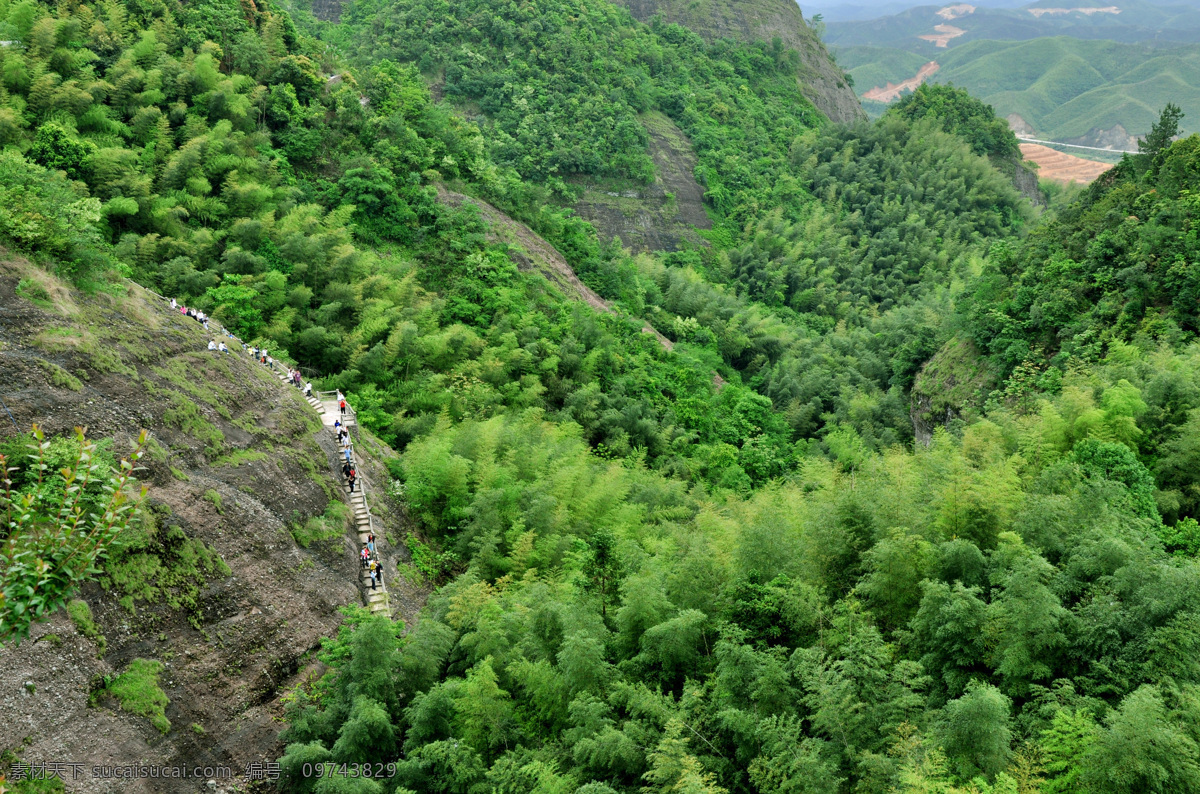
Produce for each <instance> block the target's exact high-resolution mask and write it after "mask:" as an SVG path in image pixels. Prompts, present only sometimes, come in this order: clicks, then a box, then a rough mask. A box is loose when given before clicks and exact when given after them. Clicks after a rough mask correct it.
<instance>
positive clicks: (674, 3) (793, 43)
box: [617, 0, 867, 123]
mask: <svg viewBox="0 0 1200 794" xmlns="http://www.w3.org/2000/svg"><path fill="white" fill-rule="evenodd" d="M617 2H618V3H619V4H620V5H624V6H625V7H626V8H628V9H629V11H630V13H632V14H633V16H634V17H635V18H637V19H640V20H642V21H643V22H644V21H648V20H649V19H651V18H652V17H654V16H657V15H661V16H662V18H663V19H664V20H666V21H668V22H675V23H678V24H680V25H682V26H684V27H686V28H689V29H691V30H694V31H695V32H697V33H699V34H700V35H701V36H702V37H704V38H705V39H708V40H710V41H712V40H714V39H721V38H730V39H740V40H742V41H765V42H768V43H770V42H771V40H772V39H774V38H776V37H778V38H779V39H780V41H782V42H783V46H784V47H787V48H789V49H793V50H796V51H797V52H799V53H800V59H801V60H800V73H799V74H798V75H797V79H799V80H800V84H801V88H802V90H803V91H804V95H805V96H807V97H808V99H809V100H810V101H811V102H812V103H813V104H814V105H816V106H817V110H820V111H821V112H822V113H824V114H825V115H826V116H828V117H829V118H830V119H831V120H832V121H836V122H840V123H848V122H852V121H858V120H860V119H865V118H866V117H867V116H866V113H864V112H863V109H862V105H860V104H859V102H858V97H857V96H855V94H854V89H852V88H851V87H850V84H849V83H847V82H846V75H845V73H844V72H843V71H842V69H841V68H839V67H838V65H837V64H836V63H834V62H833V60H832V59H831V58H830V56H829V51H828V50H826V49H825V45H824V44H822V43H821V41H820V39H818V38H817V36H816V34H815V33H813V31H812V30H810V29H809V27H808V25H807V24H806V23H805V22H804V15H803V14H802V13H801V12H800V6H798V5H797V4H796V3H795V2H794V0H725V1H724V2H719V3H718V2H712V0H707V1H706V2H696V1H695V0H617Z"/></svg>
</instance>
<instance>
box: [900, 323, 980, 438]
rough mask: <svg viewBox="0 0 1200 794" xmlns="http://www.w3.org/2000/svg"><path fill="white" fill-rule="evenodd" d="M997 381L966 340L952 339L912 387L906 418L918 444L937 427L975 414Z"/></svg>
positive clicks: (948, 424) (919, 375)
mask: <svg viewBox="0 0 1200 794" xmlns="http://www.w3.org/2000/svg"><path fill="white" fill-rule="evenodd" d="M998 380H999V378H998V377H997V373H996V372H995V370H994V369H993V368H992V365H991V362H989V361H988V360H987V359H985V358H984V357H983V356H982V355H980V353H979V349H978V348H976V347H975V344H974V343H973V342H971V341H970V340H969V339H957V338H956V339H951V340H950V341H949V342H947V343H946V345H945V346H944V347H943V348H942V349H941V350H939V351H938V352H937V354H936V355H935V356H934V357H933V358H931V359H929V361H927V362H926V363H925V366H924V367H922V368H921V371H920V373H918V374H917V377H916V380H915V381H914V382H913V387H912V405H911V408H910V410H909V415H910V417H911V418H912V423H913V435H914V436H915V438H916V440H917V443H919V444H923V445H926V446H927V445H928V444H929V442H930V441H931V440H932V439H933V433H934V431H935V430H937V428H939V427H947V428H948V427H950V425H951V424H952V423H953V422H954V421H955V420H958V419H961V420H967V419H969V418H970V417H971V416H972V415H973V414H975V413H976V412H978V410H979V408H980V406H982V404H983V401H984V398H986V396H987V395H988V393H989V392H991V390H992V389H994V388H995V387H996V384H997V382H998Z"/></svg>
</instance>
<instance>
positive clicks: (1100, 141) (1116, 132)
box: [1063, 124, 1138, 151]
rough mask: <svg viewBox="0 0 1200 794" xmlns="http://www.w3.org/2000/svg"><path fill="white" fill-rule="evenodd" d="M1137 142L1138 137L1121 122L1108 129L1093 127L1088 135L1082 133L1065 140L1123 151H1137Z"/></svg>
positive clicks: (1081, 144) (1066, 141)
mask: <svg viewBox="0 0 1200 794" xmlns="http://www.w3.org/2000/svg"><path fill="white" fill-rule="evenodd" d="M1137 142H1138V139H1137V137H1136V136H1134V135H1130V134H1129V132H1128V131H1127V130H1126V129H1125V128H1124V127H1122V126H1121V125H1120V124H1115V125H1113V126H1112V127H1111V128H1110V129H1107V130H1102V129H1100V128H1099V127H1092V128H1091V129H1090V130H1088V131H1087V134H1086V135H1081V136H1079V137H1078V138H1067V139H1066V140H1065V141H1063V143H1074V144H1078V145H1080V146H1098V147H1100V148H1101V149H1118V150H1122V151H1137Z"/></svg>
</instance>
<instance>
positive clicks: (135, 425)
mask: <svg viewBox="0 0 1200 794" xmlns="http://www.w3.org/2000/svg"><path fill="white" fill-rule="evenodd" d="M22 280H25V281H26V284H28V283H29V282H33V283H34V284H35V285H38V284H39V282H40V285H41V287H42V288H43V290H44V291H41V292H38V291H37V290H33V291H30V289H29V288H28V287H27V286H22V287H20V288H18V284H19V283H21V282H22ZM19 292H20V294H18V293H19ZM30 295H34V296H35V297H34V298H33V299H31V298H30V297H29V296H30ZM212 335H214V334H207V335H206V334H205V333H204V329H203V328H202V327H201V326H200V325H199V324H198V323H196V322H195V321H193V320H190V319H188V318H186V317H185V316H182V315H180V314H178V313H177V312H171V311H169V309H168V307H166V306H165V304H163V303H162V302H161V301H159V299H157V298H153V297H149V296H147V295H146V293H144V292H142V291H141V290H140V289H137V288H134V289H133V291H132V293H131V294H129V295H127V296H123V297H120V298H113V297H110V296H109V295H106V294H105V293H97V294H95V295H86V294H81V293H78V292H75V291H73V290H70V289H68V288H66V287H64V286H63V285H61V284H59V283H57V282H55V281H54V280H53V279H51V278H50V277H49V276H47V275H46V274H45V273H43V272H41V271H39V270H38V269H37V268H35V267H33V266H32V265H29V264H28V263H26V262H23V261H13V260H11V259H10V258H9V257H8V256H7V255H6V254H4V252H3V251H2V250H0V372H2V373H3V376H4V377H3V379H2V381H3V382H2V383H0V390H2V392H3V398H4V401H5V403H6V405H7V407H8V409H9V410H11V412H12V416H13V418H14V419H13V421H12V422H10V421H9V418H8V415H7V414H0V417H2V418H3V420H4V422H3V424H2V425H0V436H11V435H12V434H13V433H15V432H16V431H17V427H19V428H20V429H21V430H22V431H28V430H29V428H30V426H31V424H32V423H33V422H37V423H39V424H40V425H41V426H42V428H43V430H45V431H46V433H47V435H48V436H49V435H58V434H62V433H69V432H70V431H71V430H72V428H74V427H75V426H77V425H82V426H86V427H87V428H88V435H89V437H91V438H93V439H96V440H100V439H102V438H113V439H114V447H113V449H114V452H116V453H118V454H122V453H124V452H125V451H126V450H127V449H128V442H129V441H130V440H131V439H132V438H133V437H134V436H136V434H137V433H138V432H139V430H140V429H141V428H148V429H150V430H151V431H152V433H153V438H154V440H155V442H156V444H157V446H156V447H154V448H153V449H152V452H151V454H149V455H148V456H147V457H146V458H144V459H143V461H142V463H143V464H144V466H145V469H144V470H143V471H140V472H139V473H138V479H139V480H140V481H141V482H143V483H145V484H147V485H149V492H148V497H147V498H148V501H149V504H150V505H151V506H152V507H153V513H154V514H155V515H156V517H157V518H156V521H155V526H156V528H155V529H154V530H153V532H154V533H155V536H156V537H159V538H164V537H165V538H170V539H171V541H170V543H172V544H180V543H187V544H203V548H204V549H207V550H209V551H210V552H212V553H215V554H216V555H219V557H220V559H221V560H223V562H224V563H225V565H226V566H228V573H225V572H224V571H221V570H218V571H216V572H211V571H210V573H209V574H206V575H204V576H203V585H202V586H201V587H200V589H199V591H198V592H197V593H196V595H195V598H194V603H192V604H187V603H184V604H181V605H180V606H179V607H175V608H173V607H171V606H170V605H169V604H168V603H166V602H167V598H165V597H164V596H163V592H162V591H160V597H158V598H153V597H150V598H146V599H139V600H137V601H131V602H129V603H130V604H132V606H133V611H130V610H129V609H128V608H127V606H123V605H121V604H120V603H118V601H119V598H120V597H121V595H122V593H121V591H120V590H118V589H117V587H116V586H115V585H111V586H109V587H107V588H106V587H105V586H102V585H101V584H95V583H93V584H89V585H87V586H86V587H85V588H84V589H83V591H82V592H81V594H80V597H81V598H82V599H83V600H84V601H86V602H87V603H88V604H89V605H90V608H91V610H92V613H93V614H94V616H95V621H96V624H97V626H98V627H99V632H100V634H102V635H104V637H105V638H106V639H107V652H106V653H105V654H104V656H103V658H100V659H97V658H96V656H97V651H98V647H97V645H96V643H94V642H93V641H92V640H90V639H88V638H86V637H85V636H84V635H82V634H81V633H80V632H79V631H77V630H76V628H75V626H74V625H73V624H72V622H71V620H69V619H68V618H67V617H66V616H65V615H64V614H63V612H62V611H61V610H60V611H59V612H58V613H56V614H55V615H53V616H52V617H51V618H50V619H49V620H48V621H46V622H44V623H40V624H37V625H36V626H35V627H34V628H33V631H32V632H31V636H30V638H29V639H28V640H26V641H23V642H22V643H21V644H20V645H19V646H17V647H7V646H0V670H2V671H3V674H0V750H13V749H18V750H20V753H21V755H20V757H21V759H22V760H23V761H25V762H27V763H28V762H37V761H64V762H73V763H80V764H83V765H84V767H83V771H82V775H81V777H80V778H79V779H77V780H72V779H68V781H67V783H66V786H67V790H68V791H72V792H135V793H136V792H147V793H148V794H149V793H150V792H153V793H154V794H160V793H162V792H166V793H167V794H173V792H177V791H178V792H196V791H200V790H202V789H203V790H205V791H208V790H210V789H209V788H207V787H206V781H205V780H204V779H200V780H197V779H194V778H190V779H177V780H163V779H161V778H156V779H149V778H141V779H131V780H120V779H112V778H111V777H110V778H107V779H105V778H103V777H101V778H93V777H92V772H91V770H92V767H93V766H94V765H107V766H125V765H139V764H142V765H166V766H170V767H181V766H186V767H188V768H189V770H191V768H193V767H195V766H200V767H205V766H212V767H229V768H230V769H231V771H232V777H231V778H229V779H225V778H220V779H217V778H216V777H215V776H214V779H215V780H216V784H217V787H216V788H213V789H211V790H213V791H217V792H220V791H232V790H233V787H234V786H235V785H237V786H238V788H237V790H238V791H245V790H246V783H247V781H246V779H245V778H244V777H243V771H244V769H245V766H246V764H248V763H263V762H271V761H274V760H275V759H276V758H278V757H279V755H280V754H281V752H282V745H281V743H280V742H279V730H280V727H281V726H280V723H279V722H278V721H277V720H278V718H279V717H280V716H281V714H282V704H281V697H282V696H283V695H284V694H286V693H287V692H288V691H289V690H290V689H291V688H292V687H294V686H295V685H296V684H297V683H298V682H299V681H301V680H304V679H305V678H307V677H308V676H310V675H316V676H318V677H319V675H320V672H321V671H320V669H319V664H318V663H317V662H316V661H315V660H314V659H313V658H312V657H311V656H310V652H311V651H313V650H314V649H316V648H318V647H319V646H320V642H321V639H322V638H323V637H328V636H332V635H333V634H334V633H335V632H336V629H337V626H338V624H339V623H340V622H341V620H342V618H341V615H340V614H339V613H338V610H339V609H340V608H341V607H343V606H346V605H349V604H360V603H361V601H360V593H359V591H358V589H357V588H356V586H355V581H356V578H357V576H356V573H357V566H356V563H355V558H354V548H353V546H354V543H355V539H354V537H353V536H352V535H350V534H349V533H346V534H343V535H342V536H340V537H334V538H332V539H330V540H326V541H317V542H314V543H313V544H312V545H310V546H309V547H308V548H302V547H300V546H299V545H297V543H296V542H295V540H293V537H292V534H291V532H290V531H289V526H290V525H291V524H292V523H303V522H304V521H306V520H307V519H309V518H311V517H313V516H319V515H321V514H322V513H324V512H325V510H326V507H327V506H328V504H329V502H330V499H331V497H332V498H339V496H340V491H341V489H340V488H339V487H337V484H336V483H335V482H334V480H333V477H332V475H331V472H330V468H329V465H328V460H329V457H330V456H331V455H334V454H336V450H335V449H334V445H333V442H332V439H331V438H330V437H329V434H328V433H325V432H322V431H321V430H319V427H320V423H319V421H318V420H317V418H316V417H317V415H316V413H315V412H313V411H312V410H311V408H310V407H309V406H308V405H307V404H306V403H305V402H304V400H303V398H302V397H301V395H300V392H299V390H298V389H289V388H288V387H286V386H283V385H282V384H281V383H280V382H279V380H278V379H277V378H276V377H275V376H274V375H273V374H271V372H269V371H268V370H267V369H266V368H265V367H263V366H261V365H256V364H254V363H253V362H252V361H251V359H250V357H249V356H248V355H246V354H244V353H242V351H241V350H240V345H238V346H237V347H238V350H237V353H236V354H229V355H226V354H222V353H217V352H210V351H208V350H207V342H208V339H209V338H211V336H212ZM180 417H184V418H183V420H182V421H181V419H180ZM14 423H15V425H16V426H17V427H14ZM197 427H207V428H211V430H210V431H208V435H206V434H205V433H202V432H198V431H197V430H196V428H197ZM217 431H219V433H220V434H222V435H223V440H222V439H216V438H215V432H217ZM366 473H367V474H368V475H369V476H373V477H380V476H382V475H379V474H377V473H375V471H374V470H373V469H371V470H368V471H367V472H366ZM379 490H381V489H378V488H376V489H374V492H378V491H379ZM376 505H377V501H373V502H372V510H373V511H374V512H376V513H377V514H379V511H380V509H381V508H382V509H383V510H385V511H386V509H387V507H386V505H383V504H380V505H379V507H376ZM383 515H386V513H384V514H383ZM381 517H382V516H381ZM389 519H390V520H389V523H388V525H389V527H390V528H391V529H392V532H395V531H396V529H398V528H399V526H398V524H397V521H396V516H395V515H391V516H389ZM347 528H348V525H347ZM165 544H166V541H164V545H165ZM381 545H384V544H381ZM389 545H391V546H392V547H393V548H394V547H395V546H399V547H400V548H403V546H402V544H389ZM154 559H158V557H154ZM394 566H395V563H394V561H393V562H392V567H391V570H395V567H394ZM146 576H147V581H148V582H149V584H151V585H154V586H157V587H165V588H167V591H166V592H171V590H170V585H169V584H167V583H164V582H163V581H162V579H160V578H158V577H157V575H155V574H148V575H146ZM196 581H197V582H199V581H200V580H199V579H197V580H196ZM397 597H398V598H403V597H404V596H403V595H400V594H397V595H395V596H394V598H397ZM398 606H400V607H401V612H402V613H409V614H411V611H412V610H411V609H405V608H404V605H403V604H398ZM135 658H145V659H154V660H157V661H160V662H162V663H163V665H164V668H163V670H162V673H161V676H160V686H161V687H162V689H163V690H164V692H165V693H166V695H167V696H168V697H169V698H170V704H169V705H168V706H167V709H166V717H167V719H169V720H170V722H171V729H170V731H169V732H168V733H166V734H161V733H159V731H158V730H157V729H156V728H154V727H153V726H152V725H151V724H150V721H149V720H147V719H146V718H145V717H142V716H138V715H135V714H131V713H128V712H125V711H122V710H120V708H119V704H117V703H116V702H115V700H113V699H112V698H109V697H104V698H101V699H100V700H99V702H97V703H94V704H89V702H88V701H89V694H90V693H91V691H92V690H93V689H94V688H95V686H96V682H97V681H98V680H102V677H103V676H111V675H114V674H118V673H121V672H122V671H124V670H125V668H126V666H127V665H128V663H129V662H130V661H131V660H133V659H135ZM27 681H28V682H30V684H29V686H26V683H25V682H27ZM189 775H190V771H189Z"/></svg>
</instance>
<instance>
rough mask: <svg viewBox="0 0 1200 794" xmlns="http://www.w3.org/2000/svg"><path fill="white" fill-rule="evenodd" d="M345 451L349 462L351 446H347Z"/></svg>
mask: <svg viewBox="0 0 1200 794" xmlns="http://www.w3.org/2000/svg"><path fill="white" fill-rule="evenodd" d="M345 452H346V462H347V463H349V462H350V447H346V450H345Z"/></svg>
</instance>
